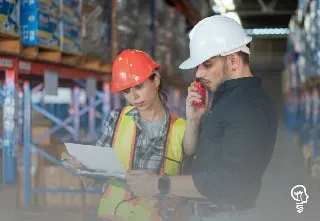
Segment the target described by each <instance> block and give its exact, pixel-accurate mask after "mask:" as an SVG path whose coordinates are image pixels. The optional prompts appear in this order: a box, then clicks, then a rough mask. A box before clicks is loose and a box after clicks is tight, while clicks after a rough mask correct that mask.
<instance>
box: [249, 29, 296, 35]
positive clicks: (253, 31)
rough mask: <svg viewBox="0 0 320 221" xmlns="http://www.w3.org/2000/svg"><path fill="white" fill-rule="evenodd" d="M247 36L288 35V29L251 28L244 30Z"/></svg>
mask: <svg viewBox="0 0 320 221" xmlns="http://www.w3.org/2000/svg"><path fill="white" fill-rule="evenodd" d="M245 31H246V33H247V34H248V35H288V34H290V30H289V28H253V29H245Z"/></svg>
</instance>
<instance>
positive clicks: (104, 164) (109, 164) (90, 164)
mask: <svg viewBox="0 0 320 221" xmlns="http://www.w3.org/2000/svg"><path fill="white" fill-rule="evenodd" d="M65 145H66V148H67V151H68V153H69V155H71V156H73V157H75V158H76V159H77V160H78V161H80V162H81V163H82V164H83V166H85V167H87V168H88V169H90V170H95V171H96V172H94V173H101V174H105V175H106V176H116V177H124V176H125V174H126V171H125V169H124V167H123V166H122V164H121V163H120V160H119V158H118V156H117V154H116V152H115V151H114V149H113V148H109V147H99V146H92V145H82V144H74V143H65ZM82 173H88V172H85V171H83V172H82ZM89 173H90V172H89Z"/></svg>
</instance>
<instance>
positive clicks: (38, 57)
mask: <svg viewBox="0 0 320 221" xmlns="http://www.w3.org/2000/svg"><path fill="white" fill-rule="evenodd" d="M0 54H4V55H11V56H19V57H21V58H23V59H26V60H31V61H44V62H48V63H53V64H59V65H64V66H69V67H75V68H82V69H85V70H88V71H97V72H103V73H110V72H111V65H110V64H106V63H105V62H103V61H101V60H100V59H99V58H96V57H92V56H84V55H79V54H72V53H66V52H62V51H60V50H59V49H52V48H47V47H43V46H24V45H22V42H21V40H20V38H19V37H15V36H10V35H5V34H2V33H0Z"/></svg>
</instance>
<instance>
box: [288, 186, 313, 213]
mask: <svg viewBox="0 0 320 221" xmlns="http://www.w3.org/2000/svg"><path fill="white" fill-rule="evenodd" d="M291 197H292V199H293V200H294V201H296V209H297V212H298V213H302V212H303V204H306V203H307V202H308V199H309V196H308V194H307V190H306V187H305V186H304V185H296V186H294V187H293V188H292V189H291Z"/></svg>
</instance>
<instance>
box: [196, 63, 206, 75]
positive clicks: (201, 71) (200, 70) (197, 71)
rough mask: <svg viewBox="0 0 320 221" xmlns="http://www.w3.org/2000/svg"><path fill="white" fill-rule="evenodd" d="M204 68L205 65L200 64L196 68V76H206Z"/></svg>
mask: <svg viewBox="0 0 320 221" xmlns="http://www.w3.org/2000/svg"><path fill="white" fill-rule="evenodd" d="M204 73H205V72H204V70H203V67H202V66H201V65H199V67H198V68H197V70H196V74H195V75H196V78H202V77H204Z"/></svg>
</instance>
